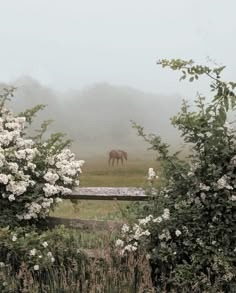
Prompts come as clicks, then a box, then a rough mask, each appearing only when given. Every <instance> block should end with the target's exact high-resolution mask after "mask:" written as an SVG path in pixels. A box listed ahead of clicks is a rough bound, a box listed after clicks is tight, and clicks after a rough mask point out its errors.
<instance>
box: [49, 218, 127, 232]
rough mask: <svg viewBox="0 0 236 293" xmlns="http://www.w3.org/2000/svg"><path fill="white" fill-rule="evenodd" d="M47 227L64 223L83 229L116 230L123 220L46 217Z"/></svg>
mask: <svg viewBox="0 0 236 293" xmlns="http://www.w3.org/2000/svg"><path fill="white" fill-rule="evenodd" d="M47 222H48V227H49V228H53V227H55V226H57V225H64V226H65V227H68V228H77V229H83V230H86V229H87V230H88V229H89V230H118V229H120V228H121V227H122V225H123V224H124V222H122V221H120V222H117V221H102V220H84V219H67V218H59V217H48V218H47Z"/></svg>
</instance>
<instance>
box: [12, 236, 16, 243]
mask: <svg viewBox="0 0 236 293" xmlns="http://www.w3.org/2000/svg"><path fill="white" fill-rule="evenodd" d="M16 240H17V237H16V235H15V234H14V235H13V236H12V241H14V242H15V241H16Z"/></svg>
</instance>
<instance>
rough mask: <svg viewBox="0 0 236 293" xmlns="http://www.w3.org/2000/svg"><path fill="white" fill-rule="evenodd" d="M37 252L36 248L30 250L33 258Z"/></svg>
mask: <svg viewBox="0 0 236 293" xmlns="http://www.w3.org/2000/svg"><path fill="white" fill-rule="evenodd" d="M36 251H37V250H36V249H35V248H33V249H31V250H30V255H31V256H35V254H36Z"/></svg>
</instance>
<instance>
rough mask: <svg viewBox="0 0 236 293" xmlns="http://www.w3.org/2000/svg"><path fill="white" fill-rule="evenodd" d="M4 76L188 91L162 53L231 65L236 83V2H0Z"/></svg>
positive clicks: (70, 85) (68, 85)
mask: <svg viewBox="0 0 236 293" xmlns="http://www.w3.org/2000/svg"><path fill="white" fill-rule="evenodd" d="M0 3H1V5H0V7H1V9H0V81H5V82H12V81H13V80H15V79H17V78H19V77H20V76H22V75H29V76H32V77H33V78H35V79H37V80H38V81H40V82H41V83H42V84H44V85H47V86H51V87H53V88H55V89H59V90H67V89H80V88H82V87H84V86H87V85H89V84H91V83H98V82H109V83H111V84H114V85H127V86H131V87H134V88H137V89H141V90H144V91H149V92H156V93H165V94H172V93H180V94H189V92H188V91H189V87H188V86H187V85H186V83H184V84H183V83H181V84H180V83H179V82H178V77H179V76H178V75H177V74H176V73H171V72H168V71H167V70H162V69H160V68H158V66H157V65H156V61H157V60H158V59H161V58H183V59H189V58H191V59H194V60H196V61H199V62H206V58H207V56H209V57H210V58H211V59H213V60H215V61H216V62H217V63H219V64H224V65H227V68H228V69H227V74H226V76H227V78H229V79H231V80H236V57H235V55H236V41H235V35H236V17H235V11H236V1H235V0H225V1H223V0H198V1H196V0H178V1H176V0H165V1H164V0H162V1H160V0H145V1H144V0H116V1H115V0H93V1H92V0H83V1H82V0H7V1H4V0H0Z"/></svg>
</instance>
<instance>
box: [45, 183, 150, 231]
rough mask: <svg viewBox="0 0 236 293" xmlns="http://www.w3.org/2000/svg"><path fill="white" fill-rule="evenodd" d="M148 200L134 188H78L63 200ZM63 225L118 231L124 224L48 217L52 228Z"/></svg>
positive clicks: (139, 190)
mask: <svg viewBox="0 0 236 293" xmlns="http://www.w3.org/2000/svg"><path fill="white" fill-rule="evenodd" d="M148 198H149V196H148V195H146V194H145V190H144V189H142V188H135V187H80V188H78V189H77V190H75V191H73V192H72V194H70V195H67V196H65V197H64V199H67V200H69V199H77V200H122V201H144V200H147V199H148ZM62 224H63V225H65V226H66V227H73V228H79V229H96V230H109V229H118V228H120V227H121V226H122V225H123V224H124V222H121V221H120V222H117V221H108V220H107V221H103V220H84V219H68V218H59V217H49V218H48V225H49V226H50V227H54V226H56V225H62Z"/></svg>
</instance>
